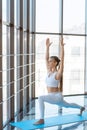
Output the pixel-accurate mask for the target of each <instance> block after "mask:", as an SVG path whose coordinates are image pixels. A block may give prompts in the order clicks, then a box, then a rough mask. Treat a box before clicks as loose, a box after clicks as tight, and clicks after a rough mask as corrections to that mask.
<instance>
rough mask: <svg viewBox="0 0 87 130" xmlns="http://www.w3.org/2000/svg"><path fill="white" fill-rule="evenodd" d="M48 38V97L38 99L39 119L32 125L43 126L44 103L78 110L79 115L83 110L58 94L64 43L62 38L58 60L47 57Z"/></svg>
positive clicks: (48, 42)
mask: <svg viewBox="0 0 87 130" xmlns="http://www.w3.org/2000/svg"><path fill="white" fill-rule="evenodd" d="M51 44H52V43H50V40H49V38H47V39H46V67H47V77H46V84H47V91H48V95H43V96H40V97H38V101H39V108H40V119H39V120H38V121H37V122H35V123H34V125H39V124H44V102H48V103H51V104H56V105H59V106H60V107H66V108H69V107H71V108H77V109H80V114H79V115H82V112H83V111H84V110H85V108H84V107H82V106H80V105H78V104H75V103H68V102H66V101H65V100H64V99H63V95H62V93H61V92H59V89H58V88H59V83H60V80H61V77H62V75H63V63H64V62H63V61H64V43H63V38H62V39H61V40H60V48H61V55H60V58H61V60H60V59H59V58H58V57H57V56H51V57H49V48H50V45H51Z"/></svg>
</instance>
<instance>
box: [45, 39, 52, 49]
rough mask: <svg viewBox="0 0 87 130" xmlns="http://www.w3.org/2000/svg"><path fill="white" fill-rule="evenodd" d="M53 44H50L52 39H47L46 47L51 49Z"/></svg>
mask: <svg viewBox="0 0 87 130" xmlns="http://www.w3.org/2000/svg"><path fill="white" fill-rule="evenodd" d="M51 44H52V42H50V39H49V38H47V39H46V47H49V46H50V45H51Z"/></svg>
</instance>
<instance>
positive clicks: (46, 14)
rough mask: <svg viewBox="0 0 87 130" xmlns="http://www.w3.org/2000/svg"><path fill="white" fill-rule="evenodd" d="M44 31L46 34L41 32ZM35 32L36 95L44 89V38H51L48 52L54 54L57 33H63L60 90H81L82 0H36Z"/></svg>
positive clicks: (82, 87) (82, 72)
mask: <svg viewBox="0 0 87 130" xmlns="http://www.w3.org/2000/svg"><path fill="white" fill-rule="evenodd" d="M62 2H63V3H62ZM62 9H63V10H62ZM61 10H62V11H61ZM61 19H62V20H63V21H61ZM60 21H61V22H60ZM62 23H63V24H62ZM60 28H61V29H63V30H60ZM59 32H60V33H59ZM37 33H38V34H37ZM40 33H41V35H40ZM47 33H49V35H45V34H47ZM36 34H37V35H36V96H38V95H40V94H44V93H46V89H45V87H46V84H45V79H44V77H45V74H46V72H45V70H46V68H45V60H44V58H45V57H44V55H45V40H46V38H47V37H49V38H50V39H51V41H53V46H54V48H53V49H52V51H51V52H50V53H51V55H53V54H54V52H55V55H58V51H59V48H58V42H59V39H58V37H59V36H60V35H63V37H64V42H65V43H66V45H65V59H64V74H63V93H64V94H65V95H68V94H83V93H84V80H85V78H84V74H85V72H84V66H85V0H64V1H61V0H57V1H56V0H55V2H54V0H43V1H40V0H36ZM50 34H51V35H50ZM55 38H56V40H55ZM53 46H52V47H53ZM41 64H42V67H41ZM79 88H80V89H79Z"/></svg>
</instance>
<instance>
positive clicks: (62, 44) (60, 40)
mask: <svg viewBox="0 0 87 130" xmlns="http://www.w3.org/2000/svg"><path fill="white" fill-rule="evenodd" d="M63 40H64V39H63V37H61V38H60V39H59V42H60V45H61V46H64V45H65V43H63Z"/></svg>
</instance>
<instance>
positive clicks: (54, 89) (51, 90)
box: [47, 87, 58, 93]
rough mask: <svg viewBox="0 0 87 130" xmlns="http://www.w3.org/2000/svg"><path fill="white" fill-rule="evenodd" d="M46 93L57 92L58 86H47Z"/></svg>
mask: <svg viewBox="0 0 87 130" xmlns="http://www.w3.org/2000/svg"><path fill="white" fill-rule="evenodd" d="M47 91H48V93H52V92H58V87H47Z"/></svg>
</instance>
